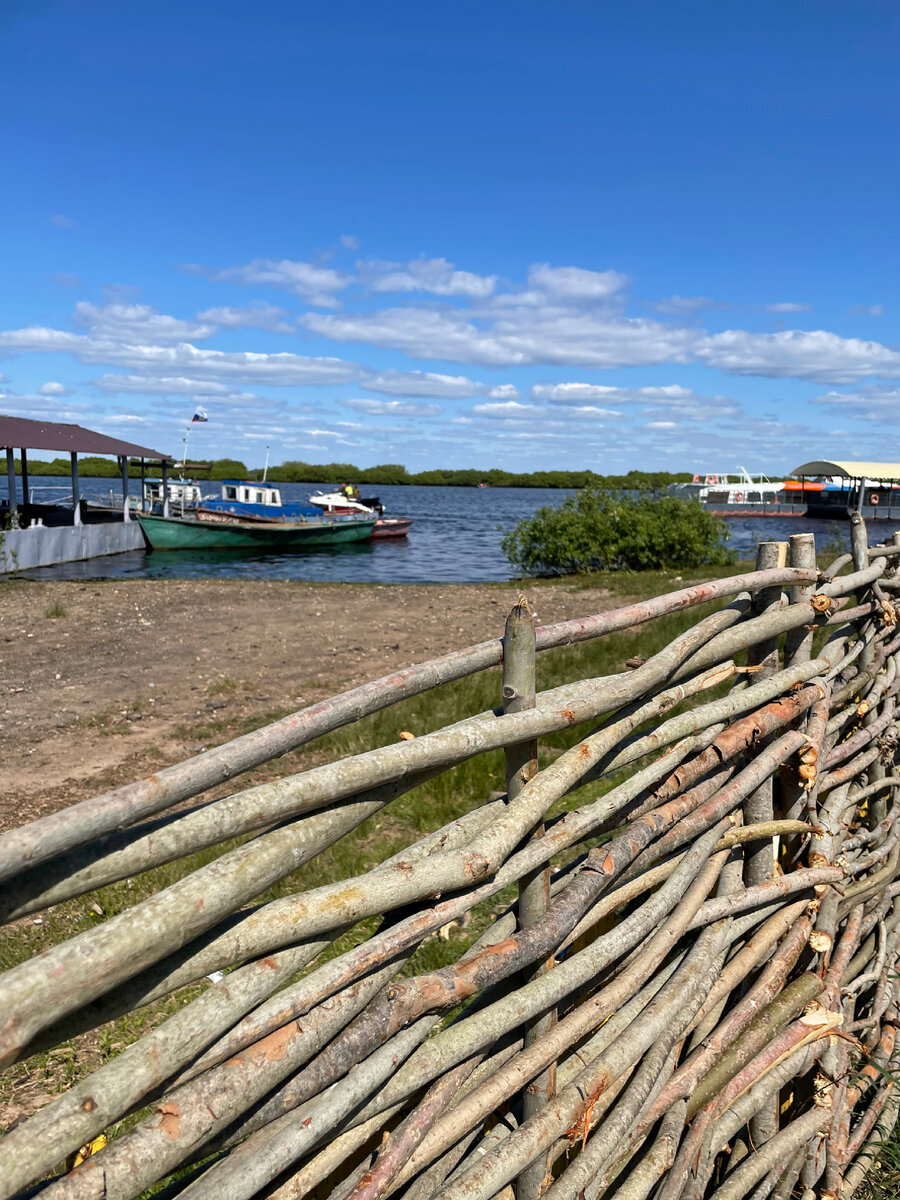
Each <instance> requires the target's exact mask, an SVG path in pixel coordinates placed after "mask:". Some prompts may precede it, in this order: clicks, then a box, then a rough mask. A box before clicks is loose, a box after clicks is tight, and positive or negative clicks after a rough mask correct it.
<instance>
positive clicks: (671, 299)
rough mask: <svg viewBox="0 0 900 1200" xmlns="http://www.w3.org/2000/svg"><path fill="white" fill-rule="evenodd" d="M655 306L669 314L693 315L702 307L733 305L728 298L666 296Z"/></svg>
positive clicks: (721, 307)
mask: <svg viewBox="0 0 900 1200" xmlns="http://www.w3.org/2000/svg"><path fill="white" fill-rule="evenodd" d="M653 307H654V308H655V309H656V311H657V312H661V313H668V314H669V316H673V317H692V316H693V315H694V314H695V313H698V312H700V311H701V309H723V308H731V305H730V304H729V303H728V302H727V301H726V300H710V299H709V297H708V296H664V297H663V299H662V300H658V301H657V303H656V304H654V305H653Z"/></svg>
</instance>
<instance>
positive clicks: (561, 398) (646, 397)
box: [531, 383, 694, 404]
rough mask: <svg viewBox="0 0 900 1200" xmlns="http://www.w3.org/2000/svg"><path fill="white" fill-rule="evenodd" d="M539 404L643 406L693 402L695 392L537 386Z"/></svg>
mask: <svg viewBox="0 0 900 1200" xmlns="http://www.w3.org/2000/svg"><path fill="white" fill-rule="evenodd" d="M531 395H532V396H533V397H534V399H535V400H549V401H550V402H551V403H552V404H575V403H577V402H578V401H579V400H622V401H629V400H634V401H638V402H641V403H644V404H646V403H649V402H650V401H657V400H666V401H678V400H690V399H692V398H694V392H692V391H691V389H690V388H686V387H681V385H680V384H676V383H673V384H665V385H663V386H662V387H643V388H623V387H612V386H610V385H608V384H598V383H553V384H536V385H535V386H534V387H533V388H532V389H531Z"/></svg>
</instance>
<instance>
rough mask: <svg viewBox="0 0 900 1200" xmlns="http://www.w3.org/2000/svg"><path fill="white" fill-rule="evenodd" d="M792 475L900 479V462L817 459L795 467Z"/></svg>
mask: <svg viewBox="0 0 900 1200" xmlns="http://www.w3.org/2000/svg"><path fill="white" fill-rule="evenodd" d="M791 474H792V475H835V476H837V477H838V478H839V479H900V463H886V462H846V461H842V462H837V461H835V462H829V461H828V460H827V459H815V460H814V461H813V462H808V463H801V464H800V466H799V467H794V469H793V471H791Z"/></svg>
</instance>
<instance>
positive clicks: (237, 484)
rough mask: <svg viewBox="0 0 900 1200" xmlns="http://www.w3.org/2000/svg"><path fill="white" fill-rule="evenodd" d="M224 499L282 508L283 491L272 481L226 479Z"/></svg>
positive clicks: (223, 488)
mask: <svg viewBox="0 0 900 1200" xmlns="http://www.w3.org/2000/svg"><path fill="white" fill-rule="evenodd" d="M222 499H223V500H234V501H237V503H239V504H262V505H263V506H265V507H273V506H274V507H276V508H281V492H280V491H279V490H278V488H277V487H275V486H274V484H271V483H248V482H246V481H244V480H240V479H226V480H225V481H224V482H223V484H222Z"/></svg>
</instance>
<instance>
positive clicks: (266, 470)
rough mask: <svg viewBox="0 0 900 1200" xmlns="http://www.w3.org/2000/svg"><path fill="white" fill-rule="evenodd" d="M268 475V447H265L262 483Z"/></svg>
mask: <svg viewBox="0 0 900 1200" xmlns="http://www.w3.org/2000/svg"><path fill="white" fill-rule="evenodd" d="M268 473H269V447H268V446H266V465H265V466H264V467H263V477H262V482H263V483H265V482H266V476H267V475H268Z"/></svg>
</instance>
